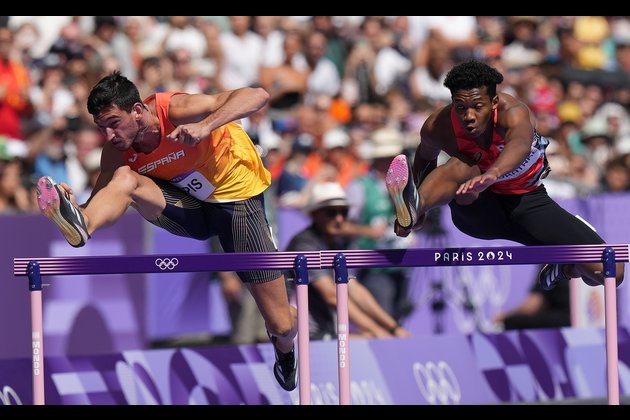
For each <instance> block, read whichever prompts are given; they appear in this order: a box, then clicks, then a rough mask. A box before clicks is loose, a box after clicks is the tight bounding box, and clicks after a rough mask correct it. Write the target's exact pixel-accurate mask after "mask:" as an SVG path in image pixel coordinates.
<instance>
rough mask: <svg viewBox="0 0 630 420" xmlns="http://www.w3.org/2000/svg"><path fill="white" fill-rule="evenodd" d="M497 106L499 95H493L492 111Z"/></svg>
mask: <svg viewBox="0 0 630 420" xmlns="http://www.w3.org/2000/svg"><path fill="white" fill-rule="evenodd" d="M498 107H499V95H498V94H497V95H494V98H492V110H493V111H494V110H495V109H497V108H498Z"/></svg>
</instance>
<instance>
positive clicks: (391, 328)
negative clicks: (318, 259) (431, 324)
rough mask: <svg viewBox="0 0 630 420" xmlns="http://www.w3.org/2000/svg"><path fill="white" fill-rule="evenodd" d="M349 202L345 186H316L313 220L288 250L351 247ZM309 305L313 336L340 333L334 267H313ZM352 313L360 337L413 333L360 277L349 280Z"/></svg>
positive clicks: (311, 204) (311, 203)
mask: <svg viewBox="0 0 630 420" xmlns="http://www.w3.org/2000/svg"><path fill="white" fill-rule="evenodd" d="M348 208H349V202H348V199H347V198H346V193H345V192H344V190H343V188H342V187H341V185H339V184H338V183H336V182H322V183H319V184H316V185H314V186H313V190H312V193H311V196H310V200H309V203H308V204H307V206H306V207H305V208H304V211H305V212H306V213H308V214H309V215H310V216H311V218H312V220H313V223H312V224H311V225H310V226H309V227H307V228H306V229H304V230H302V231H301V232H299V233H298V234H296V235H295V236H294V237H293V238H292V239H291V241H290V242H289V245H288V247H287V251H320V250H326V249H346V248H347V245H348V244H347V224H348V223H350V222H348V220H347V219H346V217H347V215H348ZM308 276H309V285H308V287H309V296H308V300H309V303H308V306H309V312H310V315H309V316H310V338H311V339H313V340H317V339H332V338H334V337H336V335H337V322H336V311H335V307H336V304H337V296H336V289H335V283H334V280H333V273H332V270H330V269H318V270H309V271H308ZM348 313H349V317H350V322H351V323H352V324H353V325H354V326H355V327H356V329H357V332H356V334H355V335H354V336H358V337H366V338H368V337H376V338H387V337H406V336H409V335H410V333H409V331H407V330H406V329H405V328H403V327H401V326H400V325H399V324H398V323H397V322H396V320H394V318H392V317H391V316H390V315H388V314H387V312H385V310H383V308H382V307H381V306H380V305H379V304H378V302H377V301H376V299H374V296H373V295H372V294H371V293H370V292H369V291H368V290H367V289H366V288H365V287H364V286H363V285H361V283H360V282H358V281H356V278H353V277H352V276H351V280H350V281H349V283H348Z"/></svg>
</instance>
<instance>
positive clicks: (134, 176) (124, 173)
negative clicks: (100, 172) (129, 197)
mask: <svg viewBox="0 0 630 420" xmlns="http://www.w3.org/2000/svg"><path fill="white" fill-rule="evenodd" d="M139 176H141V175H140V174H138V173H137V172H134V171H133V170H132V169H131V168H130V167H129V166H121V167H120V168H118V169H116V171H115V172H114V176H113V177H112V180H111V181H110V184H114V185H115V186H116V189H117V190H118V191H123V192H126V193H129V194H131V193H132V192H133V191H134V190H135V189H136V188H137V187H138V185H139V180H138V177H139Z"/></svg>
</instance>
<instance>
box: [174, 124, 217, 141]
mask: <svg viewBox="0 0 630 420" xmlns="http://www.w3.org/2000/svg"><path fill="white" fill-rule="evenodd" d="M209 135H210V130H209V129H208V127H207V125H206V124H201V123H192V124H182V125H178V126H177V127H175V129H174V130H173V131H171V132H170V133H169V135H168V136H166V137H167V138H168V139H169V140H170V141H172V142H174V143H181V144H186V145H188V146H194V145H196V144H197V143H199V142H200V141H201V140H203V139H205V138H206V137H208V136H209Z"/></svg>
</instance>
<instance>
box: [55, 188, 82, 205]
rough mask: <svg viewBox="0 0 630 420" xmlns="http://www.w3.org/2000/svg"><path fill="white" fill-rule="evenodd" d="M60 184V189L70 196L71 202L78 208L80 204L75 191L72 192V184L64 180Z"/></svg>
mask: <svg viewBox="0 0 630 420" xmlns="http://www.w3.org/2000/svg"><path fill="white" fill-rule="evenodd" d="M57 185H59V189H60V190H61V191H63V192H64V193H65V194H66V197H68V198H69V199H70V202H71V203H72V204H73V205H74V206H75V207H77V208H79V204H78V203H77V198H76V196H75V195H74V193H73V192H72V188H70V186H69V185H68V184H66V183H65V182H62V183H60V184H57Z"/></svg>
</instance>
